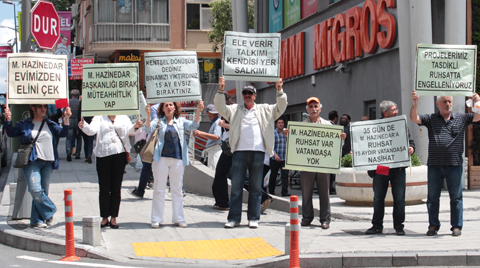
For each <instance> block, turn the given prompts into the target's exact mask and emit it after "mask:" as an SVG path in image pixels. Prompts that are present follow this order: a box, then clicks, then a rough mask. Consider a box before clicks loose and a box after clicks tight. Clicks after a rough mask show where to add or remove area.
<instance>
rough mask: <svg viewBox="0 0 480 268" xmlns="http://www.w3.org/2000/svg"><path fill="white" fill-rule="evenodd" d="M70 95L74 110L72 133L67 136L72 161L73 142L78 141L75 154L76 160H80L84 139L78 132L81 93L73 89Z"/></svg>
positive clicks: (68, 151) (70, 104)
mask: <svg viewBox="0 0 480 268" xmlns="http://www.w3.org/2000/svg"><path fill="white" fill-rule="evenodd" d="M70 94H71V95H72V98H71V99H70V100H69V101H68V103H69V106H70V109H71V110H72V116H71V118H70V131H69V132H68V136H67V143H66V150H67V161H72V141H71V139H75V140H76V141H77V146H74V147H75V148H76V152H75V159H80V152H81V151H82V137H81V134H80V132H79V131H78V120H79V118H80V99H79V97H80V91H78V89H73V90H72V91H71V92H70Z"/></svg>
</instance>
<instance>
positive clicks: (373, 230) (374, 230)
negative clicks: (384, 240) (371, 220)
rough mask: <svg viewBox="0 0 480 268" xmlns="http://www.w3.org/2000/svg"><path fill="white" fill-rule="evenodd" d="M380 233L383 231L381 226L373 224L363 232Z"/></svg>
mask: <svg viewBox="0 0 480 268" xmlns="http://www.w3.org/2000/svg"><path fill="white" fill-rule="evenodd" d="M381 233H383V228H377V227H375V226H373V227H372V228H370V229H368V230H366V231H365V234H381Z"/></svg>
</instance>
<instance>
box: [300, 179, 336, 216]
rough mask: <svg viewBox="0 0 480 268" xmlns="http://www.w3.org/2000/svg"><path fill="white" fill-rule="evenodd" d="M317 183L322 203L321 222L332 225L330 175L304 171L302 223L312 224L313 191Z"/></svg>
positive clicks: (301, 181)
mask: <svg viewBox="0 0 480 268" xmlns="http://www.w3.org/2000/svg"><path fill="white" fill-rule="evenodd" d="M315 182H317V189H318V193H319V196H320V198H319V201H320V222H321V223H324V222H327V223H330V220H331V217H330V216H331V215H330V196H329V194H330V174H327V173H315V172H307V171H302V172H301V173H300V185H301V187H302V221H303V222H308V223H310V222H312V221H313V219H314V217H315V216H314V215H313V202H312V196H313V189H314V187H315Z"/></svg>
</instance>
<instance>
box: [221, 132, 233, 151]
mask: <svg viewBox="0 0 480 268" xmlns="http://www.w3.org/2000/svg"><path fill="white" fill-rule="evenodd" d="M223 132H224V129H223V127H222V136H223ZM220 147H222V151H223V153H224V154H225V155H226V156H232V155H233V153H232V150H231V148H230V138H226V139H225V140H222V144H221V145H220Z"/></svg>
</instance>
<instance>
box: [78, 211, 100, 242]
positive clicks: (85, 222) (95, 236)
mask: <svg viewBox="0 0 480 268" xmlns="http://www.w3.org/2000/svg"><path fill="white" fill-rule="evenodd" d="M101 221H102V219H101V218H100V217H98V216H85V217H83V219H82V226H83V244H86V245H90V246H94V247H97V246H101V245H102V243H101V239H100V236H101V231H100V223H101Z"/></svg>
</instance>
